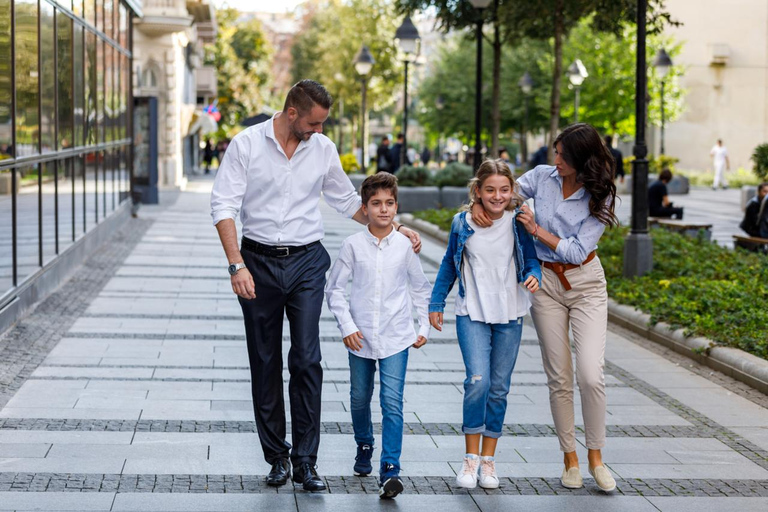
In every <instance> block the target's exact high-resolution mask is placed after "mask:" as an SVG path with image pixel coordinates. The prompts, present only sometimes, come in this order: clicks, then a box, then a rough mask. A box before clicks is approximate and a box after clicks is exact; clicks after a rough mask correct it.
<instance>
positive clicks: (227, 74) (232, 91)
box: [205, 8, 272, 137]
mask: <svg viewBox="0 0 768 512" xmlns="http://www.w3.org/2000/svg"><path fill="white" fill-rule="evenodd" d="M239 16H240V13H239V12H238V11H237V10H235V9H231V8H224V9H219V10H217V11H216V18H217V21H218V25H219V31H218V34H217V36H216V41H215V42H214V43H213V44H210V45H207V47H206V58H205V60H206V64H208V65H213V66H215V67H216V75H217V82H218V91H219V104H218V108H219V111H220V112H221V121H220V124H219V135H220V136H221V137H223V136H225V135H226V133H227V131H228V128H229V129H231V128H233V127H236V126H238V124H239V123H240V121H242V120H243V119H244V118H246V117H249V116H252V115H255V114H258V113H259V112H260V111H261V110H262V108H263V107H264V105H265V104H267V103H268V94H269V93H268V85H269V76H270V75H269V65H270V62H271V56H272V49H271V48H270V46H269V43H268V42H267V40H266V38H265V37H264V32H263V30H262V28H261V24H260V22H259V21H258V20H256V19H253V20H250V21H247V22H244V23H239V22H238V17H239Z"/></svg>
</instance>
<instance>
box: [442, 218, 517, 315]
mask: <svg viewBox="0 0 768 512" xmlns="http://www.w3.org/2000/svg"><path fill="white" fill-rule="evenodd" d="M466 218H467V222H468V223H469V226H470V227H471V228H472V229H473V230H474V231H475V232H474V234H473V235H472V236H470V237H469V238H468V239H467V243H466V245H465V246H464V258H463V261H462V263H461V265H462V270H461V276H462V279H464V297H463V298H462V297H461V296H459V295H457V296H456V315H457V316H464V315H469V318H470V320H473V321H475V322H484V323H487V324H506V323H509V322H511V321H513V320H517V319H518V318H519V317H521V316H525V315H527V314H528V310H529V309H530V307H531V300H530V292H529V291H528V290H527V289H526V288H525V287H524V286H523V285H522V284H518V282H517V275H516V274H517V269H516V266H515V258H514V257H513V255H514V250H515V239H514V235H513V233H512V222H514V214H513V213H512V212H510V211H505V212H504V215H503V216H502V217H501V219H499V220H495V221H493V225H492V226H491V227H489V228H481V227H479V226H478V225H477V224H475V223H474V222H473V221H472V219H471V215H467V217H466Z"/></svg>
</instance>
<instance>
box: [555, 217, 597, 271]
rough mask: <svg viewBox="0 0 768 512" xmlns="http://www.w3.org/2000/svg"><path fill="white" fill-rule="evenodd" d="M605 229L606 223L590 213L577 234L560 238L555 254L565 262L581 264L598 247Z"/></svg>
mask: <svg viewBox="0 0 768 512" xmlns="http://www.w3.org/2000/svg"><path fill="white" fill-rule="evenodd" d="M604 231H605V224H603V223H602V222H600V221H599V220H597V219H596V218H595V217H593V216H592V215H590V216H589V217H587V218H586V219H584V222H583V223H582V224H581V227H580V228H579V232H578V233H577V234H576V235H575V236H570V237H568V238H561V239H560V242H558V244H557V247H556V248H555V254H557V255H558V256H559V257H560V258H561V261H563V262H565V263H573V264H574V265H579V264H581V262H583V261H584V260H585V259H587V256H588V255H589V253H591V252H592V251H594V250H595V249H597V242H599V241H600V237H601V236H603V232H604Z"/></svg>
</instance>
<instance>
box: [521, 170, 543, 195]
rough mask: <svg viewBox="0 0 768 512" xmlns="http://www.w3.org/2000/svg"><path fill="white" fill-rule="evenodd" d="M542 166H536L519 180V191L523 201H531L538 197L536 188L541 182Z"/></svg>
mask: <svg viewBox="0 0 768 512" xmlns="http://www.w3.org/2000/svg"><path fill="white" fill-rule="evenodd" d="M540 167H541V166H536V167H535V168H533V169H531V170H530V171H528V172H526V173H525V174H523V175H522V176H520V177H519V178H518V179H517V189H518V190H517V191H518V193H519V194H520V195H521V196H522V197H523V199H530V198H532V197H533V196H534V195H536V186H537V185H538V182H539V176H538V172H537V171H539V170H540Z"/></svg>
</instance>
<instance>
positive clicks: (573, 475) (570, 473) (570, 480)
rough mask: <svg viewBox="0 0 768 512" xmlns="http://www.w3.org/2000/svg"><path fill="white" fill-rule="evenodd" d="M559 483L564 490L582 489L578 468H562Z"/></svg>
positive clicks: (582, 483)
mask: <svg viewBox="0 0 768 512" xmlns="http://www.w3.org/2000/svg"><path fill="white" fill-rule="evenodd" d="M560 483H561V484H563V487H565V488H566V489H581V488H582V487H584V481H583V480H582V478H581V471H579V467H578V466H576V467H573V468H570V469H565V468H563V476H561V477H560Z"/></svg>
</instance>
